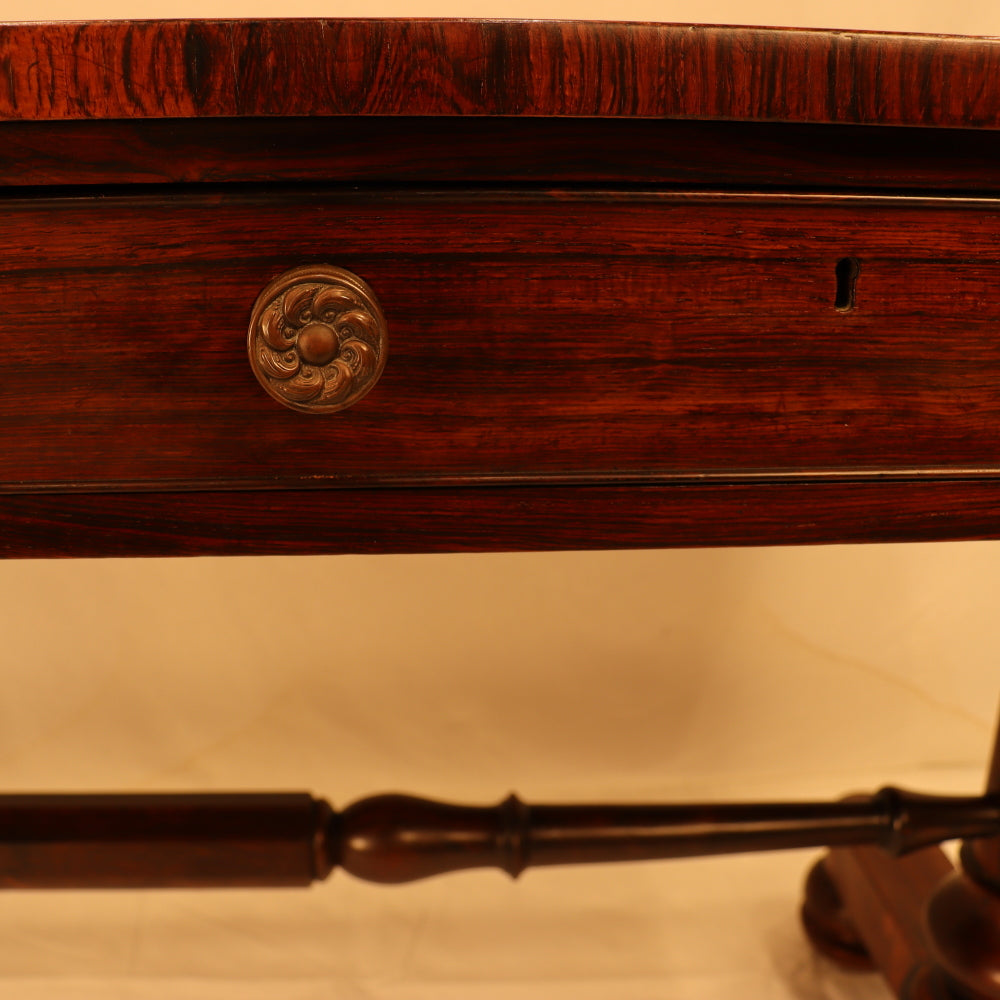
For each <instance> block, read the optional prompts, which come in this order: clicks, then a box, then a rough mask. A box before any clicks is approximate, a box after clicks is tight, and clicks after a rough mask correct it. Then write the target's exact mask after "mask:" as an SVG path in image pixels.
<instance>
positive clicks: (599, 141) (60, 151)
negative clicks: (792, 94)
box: [0, 115, 1000, 193]
mask: <svg viewBox="0 0 1000 1000" xmlns="http://www.w3.org/2000/svg"><path fill="white" fill-rule="evenodd" d="M2 128H3V136H4V140H5V141H4V143H3V144H2V145H0V186H12V187H17V186H28V187H32V188H34V187H38V186H42V185H45V186H48V185H53V186H61V185H72V186H73V187H74V189H77V188H80V187H82V186H90V185H101V184H107V185H122V184H141V185H159V184H219V183H224V182H234V183H256V184H267V183H272V184H276V183H280V182H284V183H287V182H290V181H295V182H297V181H314V182H336V183H342V182H354V183H363V184H365V185H386V184H405V185H413V184H415V183H419V184H434V185H448V186H452V185H456V184H465V185H470V184H475V185H479V184H508V183H513V184H519V185H520V184H536V185H552V184H563V183H567V184H569V183H571V184H581V183H594V184H600V185H623V184H642V185H670V186H675V187H684V188H690V189H694V190H711V189H713V188H716V187H724V188H729V187H734V186H735V187H749V188H751V189H753V190H764V191H787V190H800V189H803V188H806V189H815V188H821V189H822V190H824V191H862V192H866V193H870V192H872V191H880V190H883V191H884V190H893V189H895V190H901V191H907V192H913V191H948V192H953V191H971V192H976V193H982V192H984V191H990V190H994V191H995V190H997V188H998V185H1000V165H998V161H1000V132H997V131H992V130H988V129H960V128H949V129H926V128H917V127H909V128H904V127H893V128H877V127H872V126H867V125H864V126H859V125H809V124H807V125H801V124H794V123H788V122H778V123H775V122H756V121H696V120H690V119H685V120H681V119H675V120H669V121H668V120H664V119H650V118H524V117H521V118H517V117H508V118H484V117H476V116H471V117H470V116H439V117H434V118H421V117H413V116H407V117H384V116H383V117H348V116H343V115H341V116H338V117H336V118H335V119H331V120H324V121H322V122H321V123H317V121H316V120H315V119H314V118H305V117H293V118H208V119H206V118H188V119H180V118H179V119H141V118H140V119H129V120H120V121H101V120H87V121H55V122H49V121H8V122H4V123H3V126H2ZM67 149H72V150H73V157H72V159H69V158H67V156H66V150H67ZM734 149H738V150H739V155H738V156H733V155H732V151H733V150H734Z"/></svg>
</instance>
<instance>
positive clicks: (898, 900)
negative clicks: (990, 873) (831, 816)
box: [802, 847, 1000, 1000]
mask: <svg viewBox="0 0 1000 1000" xmlns="http://www.w3.org/2000/svg"><path fill="white" fill-rule="evenodd" d="M802 920H803V925H804V927H805V930H806V933H807V934H808V936H809V938H810V940H811V941H812V943H813V944H814V946H815V947H816V949H817V950H818V951H819V952H820V953H821V954H823V955H826V956H827V957H829V958H831V959H833V960H834V961H835V962H837V963H838V964H840V965H841V966H843V967H845V968H852V969H863V968H866V967H868V968H872V967H873V968H877V969H878V970H879V971H881V973H882V974H883V976H884V977H885V979H886V981H887V982H888V984H889V986H890V987H891V989H892V990H893V992H894V993H895V994H896V996H897V997H899V998H900V1000H1000V897H998V896H996V895H994V894H993V893H992V892H991V891H989V890H988V889H987V888H984V887H983V886H981V885H978V884H977V883H976V882H974V881H973V880H972V879H971V878H969V876H968V875H966V874H965V873H964V872H963V871H961V870H960V869H959V870H956V869H955V868H954V867H953V866H952V864H951V862H950V861H949V860H948V858H947V857H946V856H945V854H944V853H943V852H942V851H940V850H939V849H938V848H936V847H934V848H926V849H924V850H921V851H917V852H915V853H913V854H910V855H908V856H906V857H903V858H893V857H891V856H890V855H888V854H887V853H886V852H885V851H883V850H881V849H879V848H875V847H857V848H838V849H835V850H832V851H831V852H830V853H829V854H828V855H827V856H826V857H825V858H824V859H823V860H822V861H821V862H819V863H818V864H817V865H816V866H815V867H814V868H813V869H812V871H811V872H810V873H809V877H808V879H807V882H806V895H805V902H804V903H803V906H802ZM866 960H867V962H866Z"/></svg>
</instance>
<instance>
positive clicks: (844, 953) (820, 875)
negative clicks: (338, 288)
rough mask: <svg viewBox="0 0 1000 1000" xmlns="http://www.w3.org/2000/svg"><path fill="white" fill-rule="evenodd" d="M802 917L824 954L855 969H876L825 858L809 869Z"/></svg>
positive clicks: (841, 965) (859, 970)
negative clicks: (831, 875)
mask: <svg viewBox="0 0 1000 1000" xmlns="http://www.w3.org/2000/svg"><path fill="white" fill-rule="evenodd" d="M800 916H801V918H802V926H803V928H804V929H805V932H806V935H807V936H808V937H809V940H810V941H811V942H812V945H813V947H814V948H815V949H816V950H817V951H818V952H819V953H820V954H821V955H824V956H825V957H826V958H829V959H830V960H831V961H833V962H835V963H836V964H837V965H839V966H840V967H841V968H842V969H848V970H850V971H852V972H871V971H873V970H874V969H875V963H874V962H873V961H872V958H871V955H869V954H868V949H867V948H865V945H864V942H863V941H862V940H861V938H860V937H859V936H858V932H857V929H856V928H855V926H854V924H853V923H852V922H851V918H850V914H849V913H848V912H847V910H846V909H845V907H844V901H843V900H842V899H841V898H840V893H839V891H838V890H837V887H836V885H835V884H834V882H833V879H832V878H831V877H830V872H829V870H828V868H827V861H826V859H825V858H824V859H822V860H820V861H817V862H816V864H815V865H813V867H812V870H811V871H810V872H809V876H808V878H807V879H806V894H805V899H804V900H803V902H802V909H801V911H800Z"/></svg>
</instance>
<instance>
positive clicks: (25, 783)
mask: <svg viewBox="0 0 1000 1000" xmlns="http://www.w3.org/2000/svg"><path fill="white" fill-rule="evenodd" d="M190 14H200V15H203V16H207V15H232V16H247V15H288V14H303V15H306V14H308V15H318V14H324V15H351V14H353V15H365V14H433V15H439V14H440V15H445V14H447V15H456V14H460V15H497V16H500V15H522V16H591V17H618V18H633V19H649V20H653V19H658V20H677V21H684V20H701V21H715V22H727V21H728V22H732V23H773V24H789V25H803V26H810V25H812V26H824V27H845V28H898V29H906V30H926V31H942V30H950V31H956V32H976V31H978V32H980V33H989V32H993V31H997V30H998V29H1000V8H997V6H996V4H995V2H993V0H990V2H982V3H967V4H964V5H961V4H953V5H950V6H945V5H940V4H938V3H936V2H935V3H930V2H925V3H907V4H904V3H898V4H887V3H861V2H854V0H851V2H840V3H838V4H836V5H822V4H818V3H804V4H803V3H800V4H794V5H789V4H787V3H779V2H757V3H738V2H732V0H730V2H721V0H720V2H715V3H710V2H706V3H701V4H695V3H689V4H686V5H685V4H680V3H657V4H653V3H649V2H642V0H615V2H614V3H613V4H611V3H603V4H602V3H596V2H592V3H590V4H589V5H588V6H586V7H584V6H582V5H581V4H579V3H573V4H570V3H569V2H568V0H567V2H560V0H532V2H531V3H527V2H525V0H508V2H505V3H503V4H501V3H494V4H493V5H492V6H491V5H488V4H485V3H479V4H477V5H476V6H475V7H470V6H468V5H467V4H458V3H457V2H456V0H439V2H433V0H427V2H426V3H422V4H419V5H418V4H417V3H416V0H410V2H403V0H399V2H396V3H389V2H385V3H381V4H378V5H371V4H366V3H365V2H363V0H350V2H343V3H341V4H339V5H330V4H326V3H317V2H310V0H283V2H282V3H280V4H279V3H276V2H273V0H272V2H270V3H263V2H260V0H211V2H209V3H201V2H197V0H158V2H155V3H147V4H146V5H143V6H135V5H132V6H119V7H113V6H111V4H110V3H108V2H107V0H92V2H91V3H90V4H75V5H67V4H66V3H59V2H58V0H31V2H29V0H6V5H5V7H4V9H3V15H4V16H6V17H11V18H19V19H29V18H47V17H74V18H75V17H84V18H93V17H101V16H133V17H134V16H168V15H190ZM998 556H1000V548H998V546H996V545H992V544H964V545H932V546H886V547H867V548H864V547H853V548H852V547H830V548H813V549H787V550H782V549H758V550H744V551H732V552H730V551H716V550H710V551H694V552H691V551H689V552H636V553H564V554H556V555H533V554H529V555H497V556H468V555H456V556H434V557H412V556H411V557H377V558H357V557H341V558H309V559H230V560H212V559H195V560H160V561H131V562H126V561H102V562H92V561H80V562H73V563H69V562H9V563H6V564H0V598H2V599H0V607H2V609H3V610H2V611H0V625H2V634H3V640H4V647H5V652H4V662H3V666H4V678H3V680H4V685H3V698H2V700H0V787H3V788H7V789H10V790H91V789H94V790H103V789H107V790H129V789H149V790H168V789H205V790H209V789H226V788H230V789H289V788H290V789H305V790H310V791H314V792H317V793H321V794H326V795H328V796H330V797H331V798H332V799H333V800H334V801H335V802H337V803H340V804H344V803H345V802H346V801H348V800H350V799H351V798H353V797H356V796H360V795H363V794H366V793H369V792H373V791H384V790H391V789H399V790H406V791H414V792H419V793H424V794H429V795H434V796H441V797H451V798H456V799H459V800H468V801H481V802H491V801H496V800H498V799H499V798H501V797H502V796H503V795H505V794H506V793H507V792H508V791H510V790H511V789H516V790H517V791H518V792H519V793H520V794H521V795H522V796H523V797H524V798H526V799H528V800H532V799H534V800H550V801H558V800H564V801H565V800H574V799H578V800H585V799H589V798H595V799H599V798H602V797H611V798H618V799H633V800H637V799H643V798H661V797H662V798H679V799H697V798H714V797H723V796H732V797H747V798H755V797H756V798H761V797H763V798H766V797H783V796H804V797H811V796H832V795H838V794H840V793H842V792H846V791H849V790H852V789H858V788H870V787H874V786H877V785H878V784H880V783H882V782H888V781H892V782H897V783H903V784H909V785H920V786H926V787H929V788H931V789H937V790H942V791H949V790H953V791H974V790H976V788H977V787H978V786H979V784H980V783H981V780H982V771H983V761H984V758H985V756H986V754H987V752H988V747H989V743H990V738H991V729H992V725H993V719H994V715H995V707H996V703H997V701H998V693H1000V683H998V677H1000V675H998V671H997V661H998V653H997V639H998V633H1000V625H998V622H997V613H996V600H995V595H996V593H997V592H998V585H1000V558H998ZM811 857H812V855H811V854H810V853H808V852H807V853H805V854H786V855H780V856H770V857H758V858H737V859H720V860H712V861H695V862H688V863H680V864H664V865H656V866H625V867H619V868H603V869H587V870H583V869H581V870H565V871H547V872H529V873H527V874H526V875H525V876H524V877H523V878H522V879H521V880H520V882H519V883H518V884H516V885H513V884H510V883H509V882H508V881H506V879H505V877H503V876H500V875H499V874H497V873H493V872H487V873H475V874H468V875H464V876H454V877H451V878H443V879H439V880H436V881H432V882H428V883H424V884H421V885H417V886H413V887H410V888H400V889H389V890H387V889H382V888H378V887H371V886H366V885H363V884H360V883H354V882H351V881H350V880H349V879H347V878H341V877H335V878H334V879H333V880H332V881H331V883H329V884H327V885H325V886H322V887H319V888H316V889H313V890H311V891H303V892H287V893H280V892H245V893H214V892H209V893H202V894H195V893H185V892H171V893H160V894H156V893H131V894H91V893H79V894H65V893H54V894H48V895H45V894H39V895H30V894H28V895H26V894H16V893H15V894H9V895H7V896H5V897H4V898H3V900H2V905H0V992H2V993H3V995H4V996H11V997H17V998H19V1000H22V998H23V1000H34V998H41V997H45V998H48V997H53V998H59V1000H76V998H88V1000H97V998H100V1000H109V998H112V997H115V998H117V997H121V998H142V1000H152V998H161V997H162V998H166V997H170V998H174V1000H176V998H178V997H182V996H183V997H204V998H206V1000H221V998H229V997H240V998H243V1000H253V998H257V997H260V998H264V997H267V998H282V1000H306V998H309V1000H312V998H351V1000H353V998H378V1000H382V998H393V1000H397V998H398V1000H417V998H424V997H427V998H430V997H434V998H443V1000H450V998H456V1000H457V998H459V997H461V998H463V1000H466V998H475V997H484V998H496V1000H500V998H503V1000H507V998H511V1000H529V998H530V1000H536V998H537V1000H542V998H544V1000H561V998H563V997H566V998H570V997H572V998H573V1000H589V998H598V997H600V998H618V1000H621V998H625V1000H628V998H651V997H660V996H664V997H671V998H672V1000H687V998H691V1000H715V998H719V1000H722V998H724V997H725V998H727V1000H729V998H731V997H732V996H734V995H741V996H743V997H746V998H749V1000H756V998H770V997H773V998H776V1000H777V998H781V1000H785V998H790V997H793V998H799V1000H812V998H820V997H839V996H846V995H853V996H859V997H865V996H873V997H878V996H880V995H881V986H880V984H879V983H878V982H877V981H874V980H871V979H864V978H863V979H861V980H857V981H855V980H850V981H849V982H845V980H844V979H843V978H841V977H839V976H836V975H834V974H832V973H831V971H830V970H829V969H828V968H826V966H825V965H824V964H823V963H822V962H819V961H817V960H816V959H814V958H813V957H812V956H811V955H810V953H809V952H808V950H807V949H806V947H805V946H804V944H803V943H802V941H801V937H800V935H799V933H798V930H797V926H796V921H795V908H796V905H797V898H798V892H799V884H800V881H801V875H802V873H803V871H804V870H805V868H806V867H807V866H808V864H809V862H810V860H811Z"/></svg>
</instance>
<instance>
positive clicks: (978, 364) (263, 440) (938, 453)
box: [0, 188, 1000, 492]
mask: <svg viewBox="0 0 1000 1000" xmlns="http://www.w3.org/2000/svg"><path fill="white" fill-rule="evenodd" d="M3 205H4V210H3V212H2V213H0V271H2V273H3V291H2V297H0V345H2V351H0V384H2V386H3V391H2V393H0V425H2V427H3V433H4V448H3V450H2V453H0V490H3V491H5V492H14V491H41V490H67V489H73V490H97V491H105V490H120V489H140V490H143V489H189V488H191V489H194V488H197V489H209V488H210V489H230V488H232V489H242V488H251V487H253V488H259V487H287V488H292V487H295V488H301V487H313V486H351V485H357V486H361V485H364V486H376V485H396V484H400V485H402V484H407V485H414V484H427V485H461V484H467V483H468V484H478V483H483V484H486V483H511V482H524V483H532V482H551V483H559V482H587V481H589V482H595V483H600V482H622V481H637V482H645V481H649V482H657V481H664V482H666V481H677V480H684V479H704V478H706V477H725V478H733V477H737V478H738V477H755V476H760V477H771V478H773V477H782V476H801V475H803V474H809V475H824V476H825V475H831V476H836V475H840V474H847V473H850V474H851V475H866V474H872V475H879V476H881V475H885V474H889V473H891V474H902V475H909V474H912V473H915V472H919V471H927V470H934V471H939V472H941V471H943V472H946V473H962V474H967V473H969V472H975V473H979V472H988V471H997V472H1000V419H998V417H1000V392H998V387H1000V334H998V332H997V331H998V324H997V321H998V318H1000V203H998V202H996V201H993V200H988V199H975V198H968V199H948V198H881V197H868V198H866V197H860V196H839V197H834V196H828V197H827V196H821V195H779V194H764V195H744V194H720V193H690V192H670V191H661V192H637V191H593V192H590V191H578V190H577V191H555V192H543V191H534V190H521V191H506V192H504V191H489V190H481V191H475V190H474V191H464V192H463V191H406V190H403V191H384V190H367V191H366V190H346V191H345V190H341V189H336V190H329V189H327V190H324V189H310V190H302V189H297V188H290V189H288V190H276V189H266V188H265V189H248V188H228V189H226V190H224V191H223V190H212V189H207V188H206V189H187V190H186V191H185V192H183V193H177V194H165V193H163V192H157V191H155V189H148V192H147V193H138V194H135V193H133V194H128V195H122V196H117V195H115V194H114V193H104V194H103V195H88V196H85V197H70V196H66V197H49V196H46V197H38V198H27V197H23V196H21V197H18V196H15V197H5V199H4V202H3ZM317 264H329V265H334V266H336V267H339V268H345V269H347V270H349V271H350V272H352V273H353V274H355V275H358V276H359V277H361V278H362V279H363V280H364V281H365V282H367V284H368V285H369V286H370V287H371V288H372V289H373V291H374V294H375V296H377V298H378V301H379V302H380V304H381V308H382V311H383V312H384V315H385V317H386V322H387V326H388V361H387V363H386V365H385V369H384V372H383V373H382V376H381V378H380V380H379V381H378V383H377V384H376V385H375V386H374V388H372V389H371V391H370V392H369V393H368V394H367V395H366V396H364V398H362V399H360V400H359V401H358V402H356V403H355V404H354V405H353V406H351V407H349V408H347V409H344V410H341V411H339V412H335V413H304V412H299V411H296V410H293V409H290V408H288V407H286V406H283V405H281V403H279V402H277V401H275V399H273V398H272V397H271V396H270V395H269V394H268V393H267V392H265V391H264V389H263V388H262V386H261V384H259V382H258V381H257V378H256V377H255V375H254V373H253V372H252V370H251V367H250V364H249V361H248V354H247V328H248V324H249V322H250V318H251V310H252V308H253V306H254V302H255V300H256V298H257V296H258V295H259V293H260V292H261V290H262V289H263V288H264V287H265V286H266V285H268V283H269V282H271V281H272V280H274V279H275V278H276V277H277V276H279V275H280V274H282V273H283V272H285V271H287V270H290V269H294V268H299V267H303V266H306V265H317Z"/></svg>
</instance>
